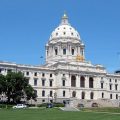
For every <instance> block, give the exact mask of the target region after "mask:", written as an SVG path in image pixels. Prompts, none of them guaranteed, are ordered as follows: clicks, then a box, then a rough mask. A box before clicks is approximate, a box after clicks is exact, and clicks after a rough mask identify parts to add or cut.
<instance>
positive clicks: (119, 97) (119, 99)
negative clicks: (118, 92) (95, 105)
mask: <svg viewBox="0 0 120 120" xmlns="http://www.w3.org/2000/svg"><path fill="white" fill-rule="evenodd" d="M118 102H119V107H120V96H118Z"/></svg>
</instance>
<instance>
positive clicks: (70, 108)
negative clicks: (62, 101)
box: [60, 107, 80, 111]
mask: <svg viewBox="0 0 120 120" xmlns="http://www.w3.org/2000/svg"><path fill="white" fill-rule="evenodd" d="M60 109H61V110H63V111H80V110H79V109H77V108H76V107H60Z"/></svg>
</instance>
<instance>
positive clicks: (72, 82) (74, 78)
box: [71, 75, 76, 87]
mask: <svg viewBox="0 0 120 120" xmlns="http://www.w3.org/2000/svg"><path fill="white" fill-rule="evenodd" d="M71 87H76V77H75V76H74V75H72V76H71Z"/></svg>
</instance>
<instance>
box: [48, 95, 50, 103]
mask: <svg viewBox="0 0 120 120" xmlns="http://www.w3.org/2000/svg"><path fill="white" fill-rule="evenodd" d="M49 97H50V95H49V94H48V103H49V102H50V100H49Z"/></svg>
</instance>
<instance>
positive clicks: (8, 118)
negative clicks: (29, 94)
mask: <svg viewBox="0 0 120 120" xmlns="http://www.w3.org/2000/svg"><path fill="white" fill-rule="evenodd" d="M0 120H120V114H110V113H94V112H83V111H79V112H64V111H60V110H58V109H57V108H54V109H46V108H43V109H21V110H18V109H17V110H13V109H8V110H6V109H0Z"/></svg>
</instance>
